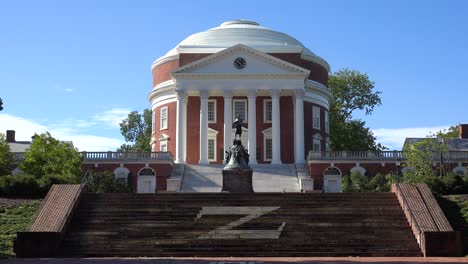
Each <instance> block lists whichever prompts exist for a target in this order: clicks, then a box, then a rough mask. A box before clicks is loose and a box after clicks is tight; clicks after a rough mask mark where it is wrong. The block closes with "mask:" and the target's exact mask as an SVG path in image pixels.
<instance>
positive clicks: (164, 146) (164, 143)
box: [159, 141, 167, 152]
mask: <svg viewBox="0 0 468 264" xmlns="http://www.w3.org/2000/svg"><path fill="white" fill-rule="evenodd" d="M159 151H163V152H167V141H160V142H159Z"/></svg>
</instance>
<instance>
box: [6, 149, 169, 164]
mask: <svg viewBox="0 0 468 264" xmlns="http://www.w3.org/2000/svg"><path fill="white" fill-rule="evenodd" d="M80 155H81V156H82V157H83V160H84V161H85V162H99V161H150V160H168V161H169V160H172V154H171V153H170V152H113V151H107V152H86V151H84V152H80ZM13 159H14V160H15V161H16V162H20V161H22V160H24V152H14V153H13Z"/></svg>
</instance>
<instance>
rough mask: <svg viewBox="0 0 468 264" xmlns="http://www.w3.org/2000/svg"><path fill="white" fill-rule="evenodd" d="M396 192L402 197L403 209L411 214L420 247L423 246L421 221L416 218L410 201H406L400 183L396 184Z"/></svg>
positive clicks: (410, 217)
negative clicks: (409, 203) (410, 206)
mask: <svg viewBox="0 0 468 264" xmlns="http://www.w3.org/2000/svg"><path fill="white" fill-rule="evenodd" d="M395 192H396V193H397V196H398V197H401V200H402V207H403V208H402V209H403V211H404V212H405V213H406V212H407V213H408V214H409V220H410V225H411V227H415V228H416V233H417V238H416V240H417V242H418V245H419V247H420V248H421V237H422V235H423V233H422V228H421V226H419V223H418V222H417V221H416V220H415V219H416V218H415V217H414V215H413V211H411V209H410V208H409V205H408V201H406V198H405V196H404V195H403V194H402V193H401V189H400V185H399V184H398V183H397V184H395Z"/></svg>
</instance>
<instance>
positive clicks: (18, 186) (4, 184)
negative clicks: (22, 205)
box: [0, 174, 42, 198]
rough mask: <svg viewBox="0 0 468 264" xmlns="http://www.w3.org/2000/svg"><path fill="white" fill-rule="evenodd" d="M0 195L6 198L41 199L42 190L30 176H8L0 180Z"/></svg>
mask: <svg viewBox="0 0 468 264" xmlns="http://www.w3.org/2000/svg"><path fill="white" fill-rule="evenodd" d="M0 195H1V196H6V197H30V198H33V197H40V196H41V195H42V192H41V188H40V186H39V183H38V182H37V180H36V178H35V177H34V176H32V175H29V174H18V175H7V176H3V177H1V178H0Z"/></svg>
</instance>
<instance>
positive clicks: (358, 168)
mask: <svg viewBox="0 0 468 264" xmlns="http://www.w3.org/2000/svg"><path fill="white" fill-rule="evenodd" d="M354 172H359V173H360V174H361V175H362V176H364V175H366V169H364V168H363V167H361V166H356V167H354V168H352V169H350V170H349V173H350V174H351V173H354Z"/></svg>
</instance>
